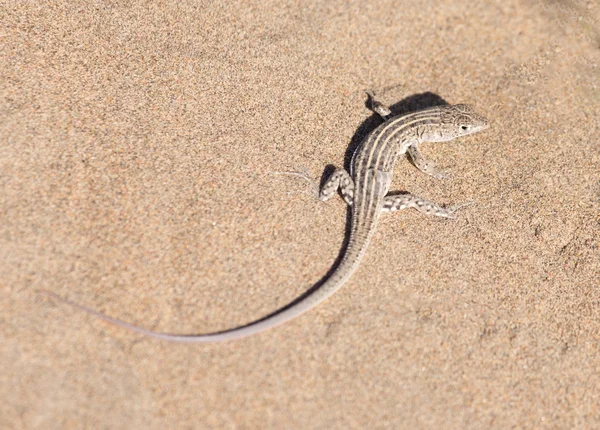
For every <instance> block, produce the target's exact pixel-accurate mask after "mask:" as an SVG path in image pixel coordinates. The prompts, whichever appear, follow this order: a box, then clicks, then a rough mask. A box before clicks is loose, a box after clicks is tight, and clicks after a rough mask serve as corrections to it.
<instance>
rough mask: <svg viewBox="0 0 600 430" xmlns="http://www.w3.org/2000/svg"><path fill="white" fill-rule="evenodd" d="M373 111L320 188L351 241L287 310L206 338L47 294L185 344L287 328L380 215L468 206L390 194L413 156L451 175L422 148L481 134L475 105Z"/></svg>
mask: <svg viewBox="0 0 600 430" xmlns="http://www.w3.org/2000/svg"><path fill="white" fill-rule="evenodd" d="M367 95H368V96H369V99H370V102H371V110H373V111H374V112H375V113H377V114H378V115H379V116H381V118H383V120H384V122H383V123H382V124H380V125H379V126H378V127H376V128H375V129H374V130H373V131H371V132H370V133H369V134H368V135H367V136H366V137H365V138H364V139H363V141H362V142H361V143H360V144H359V146H358V147H357V149H356V150H355V151H354V154H353V157H352V160H351V162H350V172H348V171H346V170H345V169H336V170H335V171H334V172H333V173H332V175H331V176H330V177H329V179H328V180H327V181H326V182H325V183H324V185H323V187H322V188H321V191H320V194H319V199H320V200H321V201H326V200H329V199H330V198H331V197H332V196H333V195H334V194H335V193H336V192H337V191H338V190H339V191H340V193H341V195H342V197H343V199H344V200H345V202H346V203H347V204H348V206H350V214H351V217H350V227H349V231H350V233H349V238H348V242H347V245H346V248H345V250H344V251H343V253H342V255H341V258H340V260H339V264H338V265H337V267H335V269H334V270H333V271H332V272H331V274H330V275H329V277H327V278H326V279H324V280H323V281H322V283H320V286H319V284H317V285H316V286H314V287H313V288H311V289H310V290H308V291H307V292H306V293H305V294H304V295H302V296H300V297H299V298H297V299H296V300H295V301H293V302H291V303H290V304H288V305H287V306H285V307H283V308H281V309H279V310H277V311H275V312H273V313H271V314H270V315H267V316H266V317H264V318H261V319H258V320H256V321H254V322H251V323H248V324H246V325H243V326H240V327H237V328H232V329H227V330H223V331H218V332H213V333H207V334H174V333H162V332H155V331H151V330H148V329H145V328H142V327H139V326H136V325H133V324H130V323H128V322H125V321H122V320H120V319H117V318H113V317H110V316H108V315H105V314H102V313H100V312H98V311H96V310H93V309H91V308H88V307H85V306H82V305H80V304H78V303H75V302H72V301H70V300H68V299H66V298H63V297H61V296H59V295H57V294H55V293H52V292H49V291H42V292H43V293H44V294H46V295H49V296H51V297H53V298H55V299H57V300H58V301H60V302H62V303H66V304H68V305H70V306H72V307H74V308H76V309H79V310H81V311H84V312H86V313H88V314H91V315H94V316H96V317H98V318H100V319H102V320H104V321H107V322H109V323H113V324H116V325H118V326H121V327H124V328H127V329H129V330H133V331H135V332H138V333H141V334H143V335H146V336H150V337H153V338H158V339H162V340H167V341H175V342H184V343H206V342H221V341H228V340H234V339H241V338H244V337H247V336H250V335H253V334H256V333H259V332H263V331H265V330H267V329H270V328H273V327H275V326H278V325H280V324H283V323H285V322H287V321H289V320H291V319H293V318H295V317H297V316H299V315H301V314H303V313H304V312H306V311H308V310H310V309H312V308H314V307H315V306H317V305H318V304H320V303H321V302H323V301H324V300H325V299H327V298H328V297H330V296H331V295H333V294H334V293H335V292H336V291H338V290H339V289H340V288H341V287H342V286H343V285H344V284H345V283H346V282H347V281H348V279H349V278H350V277H351V276H352V274H353V273H354V272H355V271H356V269H357V268H358V266H359V264H360V262H361V260H362V258H363V256H364V255H365V252H366V250H367V246H368V245H369V242H370V240H371V237H372V236H373V232H374V231H375V227H376V225H377V221H378V219H379V216H380V215H381V214H382V213H384V212H395V211H398V210H403V209H407V208H414V209H416V210H418V211H419V212H421V213H424V214H426V215H431V216H437V217H442V218H455V214H454V213H455V211H456V210H457V209H459V208H460V207H462V206H465V204H461V205H454V206H451V207H449V208H446V207H443V206H440V205H437V204H435V203H433V202H431V201H429V200H426V199H424V198H421V197H418V196H415V195H412V194H409V193H403V194H389V195H388V191H389V188H390V186H391V183H392V174H393V171H394V168H395V165H396V161H397V160H398V159H399V158H400V157H401V156H403V155H405V154H408V156H409V157H410V158H411V160H412V162H413V164H414V165H415V167H417V168H418V169H419V170H420V171H421V172H423V173H425V174H427V175H430V176H432V177H434V178H438V179H441V178H444V177H446V175H445V174H444V173H443V172H442V171H440V170H438V169H437V168H435V167H434V166H433V165H432V163H430V162H429V161H427V160H426V159H425V157H424V156H423V155H422V154H421V152H420V150H419V145H420V144H421V143H423V142H444V141H450V140H453V139H455V138H458V137H461V136H466V135H470V134H473V133H477V132H480V131H482V130H484V129H485V128H487V126H488V120H487V119H486V118H485V117H484V116H482V115H479V114H477V113H475V112H474V110H473V108H472V107H471V106H470V105H466V104H457V105H440V106H434V107H429V108H425V109H422V110H418V111H415V112H412V113H408V114H405V115H396V116H394V115H392V112H391V110H390V109H389V108H388V107H387V106H385V105H384V104H382V103H381V102H379V101H377V100H376V99H375V96H374V94H373V93H372V92H370V91H367Z"/></svg>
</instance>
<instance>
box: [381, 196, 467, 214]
mask: <svg viewBox="0 0 600 430" xmlns="http://www.w3.org/2000/svg"><path fill="white" fill-rule="evenodd" d="M471 204H472V202H469V203H463V204H458V205H454V206H450V207H449V208H444V207H442V206H440V205H438V204H436V203H433V202H432V201H429V200H427V199H424V198H422V197H417V196H414V195H412V194H398V195H393V196H386V197H385V198H384V199H383V207H382V208H381V211H382V212H395V211H399V210H402V209H408V208H413V209H416V210H418V211H419V212H421V213H423V214H425V215H431V216H438V217H441V218H450V219H455V218H456V215H455V212H456V211H457V210H458V209H460V208H462V207H464V206H468V205H471Z"/></svg>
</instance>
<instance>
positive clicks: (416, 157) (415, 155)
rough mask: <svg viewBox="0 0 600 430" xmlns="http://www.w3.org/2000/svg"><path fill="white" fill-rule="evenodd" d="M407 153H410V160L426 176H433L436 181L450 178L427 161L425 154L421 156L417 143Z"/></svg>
mask: <svg viewBox="0 0 600 430" xmlns="http://www.w3.org/2000/svg"><path fill="white" fill-rule="evenodd" d="M406 152H408V155H409V156H410V159H411V160H412V162H413V164H414V165H415V167H416V168H417V169H419V170H420V171H421V172H423V173H425V174H426V175H429V176H433V177H434V178H436V179H445V178H448V174H446V173H444V172H443V171H441V170H438V169H436V168H435V167H434V165H433V163H432V162H431V161H427V160H426V159H425V157H424V156H423V154H421V151H419V146H418V144H417V143H413V144H412V145H410V146H409V147H408V148H407V149H406Z"/></svg>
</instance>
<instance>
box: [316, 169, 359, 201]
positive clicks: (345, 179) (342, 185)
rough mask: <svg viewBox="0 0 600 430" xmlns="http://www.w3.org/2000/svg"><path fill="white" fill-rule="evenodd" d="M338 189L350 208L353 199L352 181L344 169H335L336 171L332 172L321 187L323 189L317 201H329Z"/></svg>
mask: <svg viewBox="0 0 600 430" xmlns="http://www.w3.org/2000/svg"><path fill="white" fill-rule="evenodd" d="M338 189H339V190H340V192H341V193H342V197H343V198H344V200H345V201H346V203H348V205H350V206H352V201H353V199H354V181H353V180H352V177H351V176H350V174H349V173H348V172H346V171H345V170H344V169H336V171H335V172H333V174H332V175H331V176H330V177H329V179H328V180H327V182H325V184H324V185H323V188H321V193H320V194H319V199H320V200H321V201H323V202H324V201H326V200H329V199H330V198H331V197H332V196H333V195H334V194H335V192H336V191H337V190H338Z"/></svg>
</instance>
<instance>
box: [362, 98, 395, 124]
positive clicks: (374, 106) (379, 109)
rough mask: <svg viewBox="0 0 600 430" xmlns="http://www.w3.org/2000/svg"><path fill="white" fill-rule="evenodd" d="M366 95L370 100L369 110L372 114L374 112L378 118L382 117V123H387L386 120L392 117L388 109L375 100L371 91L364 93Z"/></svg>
mask: <svg viewBox="0 0 600 430" xmlns="http://www.w3.org/2000/svg"><path fill="white" fill-rule="evenodd" d="M366 93H367V95H368V96H369V98H370V99H371V110H372V111H373V112H375V113H376V114H378V115H379V116H380V117H382V118H383V119H384V121H387V120H388V119H390V118H391V117H392V116H393V115H392V111H391V110H390V108H389V107H387V106H385V105H384V104H383V103H381V102H380V101H378V100H377V99H376V98H375V94H373V92H372V91H366Z"/></svg>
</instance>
